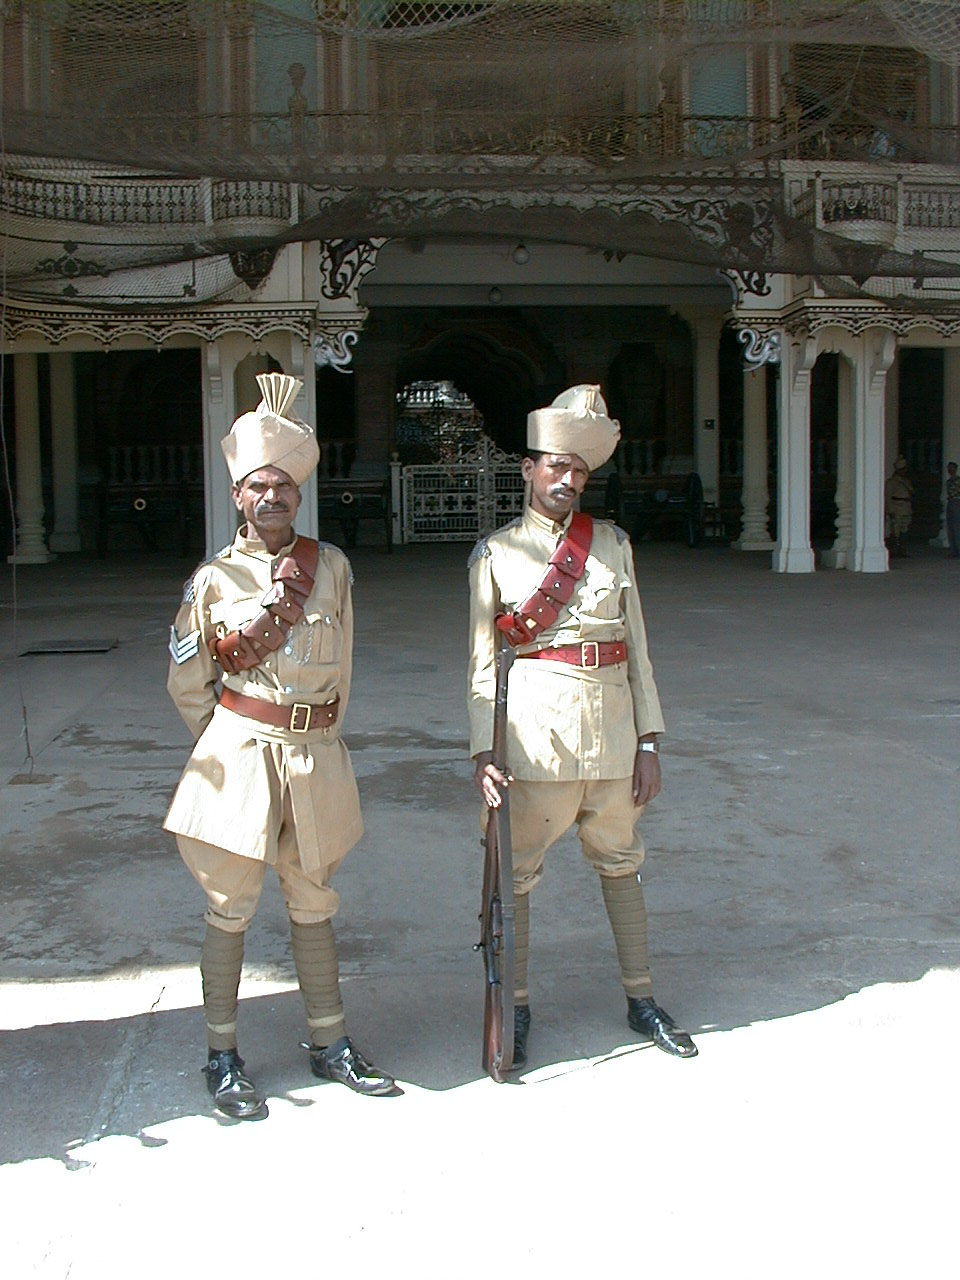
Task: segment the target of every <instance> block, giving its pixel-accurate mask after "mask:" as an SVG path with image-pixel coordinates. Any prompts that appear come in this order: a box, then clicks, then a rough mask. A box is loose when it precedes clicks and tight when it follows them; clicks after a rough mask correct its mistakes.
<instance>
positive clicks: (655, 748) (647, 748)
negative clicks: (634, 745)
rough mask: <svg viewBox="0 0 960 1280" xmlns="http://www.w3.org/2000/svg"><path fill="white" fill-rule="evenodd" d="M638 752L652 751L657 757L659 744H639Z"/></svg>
mask: <svg viewBox="0 0 960 1280" xmlns="http://www.w3.org/2000/svg"><path fill="white" fill-rule="evenodd" d="M640 750H641V751H652V752H653V754H654V755H655V756H658V755H659V754H660V743H659V742H641V743H640Z"/></svg>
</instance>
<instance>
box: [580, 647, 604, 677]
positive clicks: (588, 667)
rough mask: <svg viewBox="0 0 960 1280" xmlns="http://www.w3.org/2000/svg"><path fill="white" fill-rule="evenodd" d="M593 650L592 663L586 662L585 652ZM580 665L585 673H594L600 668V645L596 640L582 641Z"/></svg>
mask: <svg viewBox="0 0 960 1280" xmlns="http://www.w3.org/2000/svg"><path fill="white" fill-rule="evenodd" d="M588 649H592V650H593V661H592V662H588V661H587V650H588ZM580 665H581V667H583V669H584V670H585V671H596V670H597V668H598V667H599V666H600V645H599V644H598V643H597V641H596V640H584V641H583V642H582V643H581V645H580Z"/></svg>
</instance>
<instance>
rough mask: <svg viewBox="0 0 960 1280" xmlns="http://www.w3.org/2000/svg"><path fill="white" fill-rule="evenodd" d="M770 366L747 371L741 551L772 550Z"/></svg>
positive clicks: (738, 546)
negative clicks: (769, 518) (769, 506)
mask: <svg viewBox="0 0 960 1280" xmlns="http://www.w3.org/2000/svg"><path fill="white" fill-rule="evenodd" d="M769 500H770V490H769V486H768V484H767V367H766V365H761V366H760V368H759V369H745V370H744V371H743V489H742V492H741V498H740V501H741V504H742V506H743V523H742V527H741V530H740V537H739V538H738V539H737V541H736V542H734V543H733V546H734V548H735V549H736V550H737V551H772V549H773V541H772V539H771V537H770V529H769V526H768V524H767V503H768V501H769Z"/></svg>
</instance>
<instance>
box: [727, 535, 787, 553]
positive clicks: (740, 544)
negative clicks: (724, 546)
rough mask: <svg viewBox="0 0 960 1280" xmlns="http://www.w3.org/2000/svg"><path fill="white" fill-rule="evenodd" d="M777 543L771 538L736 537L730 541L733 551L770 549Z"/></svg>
mask: <svg viewBox="0 0 960 1280" xmlns="http://www.w3.org/2000/svg"><path fill="white" fill-rule="evenodd" d="M776 545H777V544H776V543H775V542H774V541H773V539H772V538H750V537H746V538H738V539H737V540H736V542H731V543H730V546H731V548H732V550H734V551H772V550H773V549H774V547H775V546H776Z"/></svg>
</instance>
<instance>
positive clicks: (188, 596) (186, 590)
mask: <svg viewBox="0 0 960 1280" xmlns="http://www.w3.org/2000/svg"><path fill="white" fill-rule="evenodd" d="M232 547H233V543H232V542H228V543H227V545H226V546H225V547H221V548H220V550H219V551H216V552H214V554H213V555H212V556H209V557H208V558H207V559H206V560H201V561H200V563H199V564H198V565H197V567H196V568H195V569H194V571H193V573H191V575H190V577H189V578H188V579H187V580H186V582H185V583H184V584H183V603H184V604H193V603H194V602H195V601H196V598H197V594H196V588H195V586H194V583H195V582H196V578H197V574H198V573H199V572H200V570H201V569H205V568H206V567H207V565H208V564H213V562H214V561H215V560H222V559H223V557H224V556H225V555H228V554H229V553H230V550H231V548H232Z"/></svg>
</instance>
